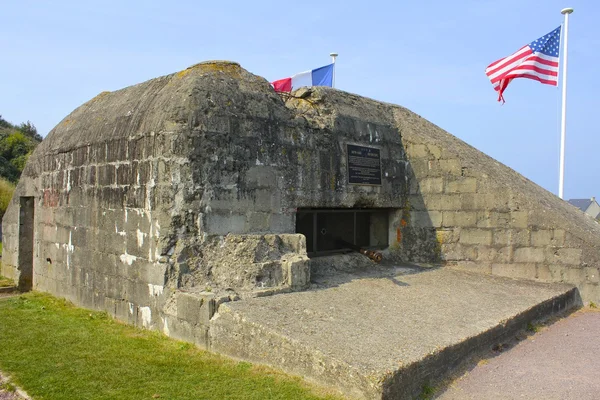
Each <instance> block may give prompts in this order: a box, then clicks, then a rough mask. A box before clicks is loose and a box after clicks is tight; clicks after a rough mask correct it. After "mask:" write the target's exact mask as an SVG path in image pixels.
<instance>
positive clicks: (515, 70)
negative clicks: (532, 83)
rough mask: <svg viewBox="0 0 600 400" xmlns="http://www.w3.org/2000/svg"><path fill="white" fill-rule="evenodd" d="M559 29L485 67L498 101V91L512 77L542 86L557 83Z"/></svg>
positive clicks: (502, 88)
mask: <svg viewBox="0 0 600 400" xmlns="http://www.w3.org/2000/svg"><path fill="white" fill-rule="evenodd" d="M560 28H561V27H560V26H559V27H558V28H556V29H555V30H553V31H552V32H550V33H548V34H547V35H544V36H542V37H541V38H539V39H537V40H534V41H533V42H531V43H529V44H528V45H525V46H523V47H522V48H521V49H520V50H519V51H517V52H516V53H514V54H512V55H510V56H508V57H505V58H502V59H500V60H498V61H496V62H494V63H492V64H490V65H489V66H488V67H487V68H486V70H485V74H486V75H487V76H488V78H489V79H490V81H491V82H492V85H494V90H496V91H497V92H498V101H502V102H504V96H503V95H502V93H504V90H505V89H506V87H507V86H508V84H509V83H510V82H511V81H512V80H513V79H515V78H528V79H534V80H536V81H538V82H541V83H544V84H546V85H554V86H557V85H558V55H559V51H560Z"/></svg>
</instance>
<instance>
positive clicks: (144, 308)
mask: <svg viewBox="0 0 600 400" xmlns="http://www.w3.org/2000/svg"><path fill="white" fill-rule="evenodd" d="M22 199H29V200H22ZM22 201H25V202H29V203H27V204H31V205H30V206H28V207H32V208H31V210H32V212H30V213H27V216H26V217H24V218H25V219H21V217H20V215H21V210H22V207H21V203H22ZM33 210H35V212H33ZM26 218H29V222H27V226H28V227H30V228H31V229H30V231H29V233H28V232H27V231H26V230H25V229H21V223H22V222H25V221H26ZM3 230H4V232H3V234H4V236H3V243H4V246H3V255H2V256H3V257H2V259H3V263H2V270H1V273H2V274H3V275H5V276H7V277H9V278H13V279H15V281H19V282H20V281H23V282H25V287H27V286H28V285H32V287H33V289H36V290H41V291H46V292H50V293H52V294H55V295H58V296H61V297H65V298H67V299H69V300H71V301H73V302H74V303H75V304H77V305H80V306H84V307H88V308H93V309H99V310H105V311H107V312H108V313H109V314H110V315H113V316H114V317H116V318H118V319H120V320H122V321H125V322H128V323H130V324H134V325H137V326H141V327H145V328H148V329H156V330H160V331H162V332H164V333H165V334H167V335H170V336H172V337H177V338H180V339H184V340H188V341H191V342H194V343H197V344H198V345H200V346H203V347H207V348H213V349H223V351H224V352H226V349H232V348H233V346H228V344H229V343H228V342H227V341H226V339H224V338H226V337H228V336H227V335H228V332H230V331H232V329H231V327H230V326H228V327H227V329H225V328H223V329H222V330H220V329H221V328H219V327H218V326H217V325H218V324H217V323H216V320H217V319H218V317H219V313H220V312H221V311H222V312H226V309H227V307H225V306H224V303H231V304H241V303H242V302H239V301H237V300H242V301H248V304H258V300H257V299H258V298H260V297H264V296H267V295H272V294H276V293H289V292H292V291H296V292H299V291H306V290H307V289H311V264H312V263H313V261H315V260H317V259H318V258H319V257H314V256H318V255H322V254H329V253H330V252H333V253H334V254H338V252H339V251H346V249H347V248H346V247H345V246H344V245H340V244H339V242H338V241H337V240H335V239H332V238H331V236H328V235H332V234H333V237H334V238H341V239H342V240H343V241H344V242H347V243H351V244H352V245H357V246H363V245H364V246H368V247H369V248H374V249H379V250H380V251H382V253H383V255H384V258H385V260H386V261H387V262H389V263H391V264H394V263H396V264H397V263H406V262H410V263H424V264H428V265H435V266H440V267H441V266H444V267H452V268H454V269H463V270H469V271H472V272H477V273H480V274H487V275H499V276H508V277H512V278H521V279H529V280H535V281H538V282H567V283H572V284H574V285H577V287H578V289H579V292H580V293H581V296H582V297H583V299H584V301H594V302H600V278H599V277H600V270H599V268H600V254H599V252H598V248H600V225H599V224H598V223H597V222H595V221H593V220H592V219H591V218H589V217H586V216H585V215H584V214H583V213H582V212H580V211H578V210H576V209H575V208H574V207H572V206H570V205H568V204H567V203H565V202H564V201H562V200H560V199H558V198H557V197H556V196H554V195H553V194H551V193H549V192H547V191H545V190H544V189H542V188H540V187H538V186H537V185H535V184H534V183H532V182H530V181H528V180H527V179H525V178H524V177H522V176H521V175H519V174H517V173H516V172H515V171H512V170H511V169H510V168H508V167H506V166H504V165H501V164H500V163H498V162H496V161H495V160H493V159H491V158H489V157H487V156H486V155H484V154H482V153H480V152H479V151H477V150H476V149H474V148H472V147H470V146H469V145H467V144H465V143H463V142H462V141H460V140H458V139H457V138H455V137H454V136H452V135H450V134H449V133H447V132H445V131H443V130H442V129H440V128H439V127H437V126H435V125H433V124H431V123H430V122H428V121H426V120H424V119H423V118H421V117H420V116H418V115H416V114H414V113H412V112H410V111H409V110H407V109H405V108H402V107H400V106H395V105H392V104H387V103H381V102H378V101H375V100H371V99H367V98H364V97H360V96H357V95H354V94H350V93H345V92H342V91H339V90H335V89H331V88H311V89H308V88H301V89H298V90H296V91H295V92H294V93H292V94H291V95H290V96H288V97H285V98H282V97H280V96H279V95H277V94H276V93H275V92H274V91H273V89H272V88H271V86H270V85H269V83H268V82H267V81H266V80H265V79H263V78H261V77H258V76H256V75H253V74H251V73H249V72H247V71H246V70H244V69H243V68H241V67H240V66H239V64H237V63H232V62H207V63H201V64H197V65H195V66H192V67H190V68H188V69H186V70H183V71H180V72H178V73H174V74H171V75H167V76H163V77H159V78H156V79H152V80H150V81H147V82H143V83H140V84H137V85H134V86H130V87H127V88H124V89H121V90H118V91H115V92H103V93H100V94H99V95H98V96H96V97H95V98H93V99H92V100H90V101H88V102H87V103H85V104H83V105H82V106H80V107H79V108H77V109H76V110H74V111H73V112H72V113H71V114H70V115H68V116H67V117H65V119H63V120H62V121H61V122H60V123H59V124H58V125H57V126H56V127H55V128H54V129H53V130H52V131H51V132H50V133H49V134H48V136H47V137H46V138H45V139H44V140H43V142H42V143H41V144H40V145H39V146H38V147H37V149H36V150H35V152H34V153H33V154H32V155H31V157H30V158H29V161H28V163H27V165H26V167H25V169H24V171H23V175H22V177H21V180H20V181H19V184H18V186H17V188H16V190H15V194H14V196H13V199H12V201H11V203H10V205H9V207H8V209H7V211H6V213H5V216H4V219H3ZM323 230H324V234H323V233H322V231H323ZM307 241H308V242H307ZM309 256H311V257H313V258H312V259H311V258H309ZM29 257H30V258H29ZM334 257H340V260H342V262H345V260H346V259H344V258H343V257H345V256H334ZM360 257H362V256H360ZM26 259H30V260H32V262H26ZM48 260H50V261H48ZM321 260H323V258H321ZM334 262H335V261H334ZM372 264H373V263H371V262H370V261H369V260H368V259H366V263H364V264H363V265H360V267H361V268H365V267H366V268H368V267H369V266H371V265H372ZM29 265H30V266H31V268H29V267H28V266H29ZM385 267H386V266H385V265H383V266H381V269H378V270H377V271H382V270H383V269H384V268H385ZM334 272H335V271H334ZM443 275H444V274H443V273H440V274H438V276H443ZM30 278H31V279H30ZM482 280H483V278H482ZM490 280H491V279H490ZM359 286H360V285H358V287H357V290H359V289H360V287H359ZM396 286H398V285H396ZM396 286H394V287H396ZM304 293H306V292H304ZM369 293H371V295H372V292H369ZM292 294H294V295H296V294H299V293H292ZM292 294H290V295H292ZM368 295H369V294H368V293H367V294H366V295H365V296H368ZM371 300H372V299H371ZM365 304H366V303H365ZM274 307H275V308H276V307H277V306H276V305H275V306H274ZM238 308H240V307H239V306H238ZM220 310H221V311H220ZM228 318H230V319H231V323H232V324H234V325H235V324H238V325H240V324H242V319H239V320H237V319H236V318H237V317H235V316H233V314H231V315H229V317H228ZM240 318H241V317H240ZM224 319H225V318H221V321H223V320H224ZM256 332H259V331H256ZM261 332H262V331H261ZM265 332H266V331H265ZM267 333H268V332H266V333H265V340H267V342H268V339H269V338H272V337H271V336H268V335H267ZM275 336H276V335H275ZM241 337H242V336H239V337H237V339H236V338H232V339H231V340H234V339H235V340H241V339H240V338H241ZM227 340H228V339H227ZM220 341H221V342H220ZM242 347H243V346H242ZM242 350H243V349H242ZM244 351H245V350H244ZM259 353H260V354H263V353H265V352H264V351H261V352H256V353H253V354H233V355H235V356H238V357H246V358H248V359H252V360H254V361H257V360H258V361H260V360H261V359H260V358H259V355H260V354H259ZM266 360H267V361H268V358H267V359H266ZM263 361H265V360H264V359H263ZM265 362H266V361H265ZM317 364H318V363H316V364H315V365H317ZM282 367H283V368H285V367H286V366H282Z"/></svg>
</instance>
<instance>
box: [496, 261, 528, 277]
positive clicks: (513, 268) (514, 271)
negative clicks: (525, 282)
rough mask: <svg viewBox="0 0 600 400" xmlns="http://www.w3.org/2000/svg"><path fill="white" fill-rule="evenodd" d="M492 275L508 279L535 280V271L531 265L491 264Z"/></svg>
mask: <svg viewBox="0 0 600 400" xmlns="http://www.w3.org/2000/svg"><path fill="white" fill-rule="evenodd" d="M492 274H493V275H498V276H506V277H509V278H520V279H535V278H536V274H537V271H536V265H535V264H533V263H512V264H492Z"/></svg>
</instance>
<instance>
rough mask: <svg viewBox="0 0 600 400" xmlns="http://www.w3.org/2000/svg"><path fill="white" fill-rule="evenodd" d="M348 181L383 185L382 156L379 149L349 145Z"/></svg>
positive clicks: (358, 183)
mask: <svg viewBox="0 0 600 400" xmlns="http://www.w3.org/2000/svg"><path fill="white" fill-rule="evenodd" d="M347 146H348V147H347V150H348V183H352V184H356V185H381V157H380V154H379V149H375V148H373V147H364V146H357V145H354V144H349V145H347Z"/></svg>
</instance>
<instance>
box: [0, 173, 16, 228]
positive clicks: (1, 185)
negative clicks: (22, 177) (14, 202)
mask: <svg viewBox="0 0 600 400" xmlns="http://www.w3.org/2000/svg"><path fill="white" fill-rule="evenodd" d="M14 191H15V184H14V183H12V182H9V181H8V180H6V179H4V178H0V221H1V220H2V217H3V216H4V212H5V211H6V209H7V208H8V203H10V199H12V195H13V192H14Z"/></svg>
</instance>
